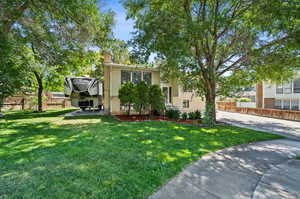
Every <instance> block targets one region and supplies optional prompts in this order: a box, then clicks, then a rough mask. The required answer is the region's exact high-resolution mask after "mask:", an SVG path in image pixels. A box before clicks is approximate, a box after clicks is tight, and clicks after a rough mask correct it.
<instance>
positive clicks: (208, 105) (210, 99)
mask: <svg viewBox="0 0 300 199" xmlns="http://www.w3.org/2000/svg"><path fill="white" fill-rule="evenodd" d="M216 120H217V119H216V84H215V83H214V82H210V86H208V87H207V91H206V95H205V115H204V123H205V124H207V125H208V126H214V125H215V124H216Z"/></svg>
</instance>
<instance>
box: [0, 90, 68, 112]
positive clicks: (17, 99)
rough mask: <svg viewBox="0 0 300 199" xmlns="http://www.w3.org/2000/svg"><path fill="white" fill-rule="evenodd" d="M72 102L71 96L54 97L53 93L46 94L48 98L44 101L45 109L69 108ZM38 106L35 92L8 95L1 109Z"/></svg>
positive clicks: (29, 108)
mask: <svg viewBox="0 0 300 199" xmlns="http://www.w3.org/2000/svg"><path fill="white" fill-rule="evenodd" d="M69 107H71V102H70V99H69V98H54V97H53V96H52V95H51V94H47V95H46V99H45V100H44V102H43V108H44V109H51V108H69ZM36 108H37V100H36V97H35V96H34V95H33V94H28V95H16V96H13V97H8V98H6V99H5V100H4V103H3V105H2V107H0V111H5V110H34V109H36Z"/></svg>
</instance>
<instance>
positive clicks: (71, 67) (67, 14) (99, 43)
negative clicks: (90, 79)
mask: <svg viewBox="0 0 300 199" xmlns="http://www.w3.org/2000/svg"><path fill="white" fill-rule="evenodd" d="M0 11H1V12H0V13H1V14H0V19H1V20H0V21H1V23H0V30H1V32H0V39H1V40H3V41H6V42H4V43H3V44H2V46H1V49H0V51H1V53H0V54H3V55H4V56H1V60H0V61H1V63H0V64H1V68H2V69H4V68H5V67H8V65H7V64H6V60H9V59H11V58H13V57H14V56H15V54H13V53H11V52H13V51H15V50H16V49H17V48H19V47H21V48H23V47H25V48H26V49H30V51H31V52H30V53H29V55H31V58H32V59H31V60H32V63H31V64H27V70H28V71H31V72H32V73H31V77H34V79H35V80H36V81H35V84H36V85H37V86H36V87H37V88H38V97H39V110H42V107H41V106H42V103H41V99H42V97H41V95H42V93H43V90H44V88H45V86H46V87H49V88H52V89H53V88H58V87H61V85H62V82H63V77H64V76H65V75H71V74H74V73H76V71H80V72H81V73H82V72H89V73H92V71H91V68H92V67H95V65H94V64H93V63H92V62H94V61H95V60H99V59H100V58H99V56H100V55H96V54H95V52H93V51H92V50H90V49H91V48H100V49H101V48H104V47H105V46H106V45H107V44H108V43H109V41H110V40H111V28H112V24H113V13H112V12H110V11H108V12H105V13H104V12H101V9H100V8H98V6H97V1H96V0H78V1H71V0H61V1H40V0H4V1H1V2H0ZM11 42H14V43H16V44H17V45H16V46H15V47H12V46H11ZM6 48H9V49H11V48H13V49H12V51H6V50H5V49H6ZM23 61H24V60H23ZM24 63H25V62H24ZM23 65H24V64H23ZM24 66H25V65H24ZM3 71H5V70H3ZM6 75H9V73H7V74H6ZM24 75H25V74H24ZM11 78H14V77H11ZM20 82H22V81H21V79H20Z"/></svg>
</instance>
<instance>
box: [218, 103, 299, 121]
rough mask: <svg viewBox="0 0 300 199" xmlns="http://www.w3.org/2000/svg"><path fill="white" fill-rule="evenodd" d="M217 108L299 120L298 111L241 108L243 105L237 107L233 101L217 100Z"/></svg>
mask: <svg viewBox="0 0 300 199" xmlns="http://www.w3.org/2000/svg"><path fill="white" fill-rule="evenodd" d="M217 108H218V110H220V111H228V112H236V113H244V114H250V115H259V116H265V117H272V118H278V119H286V120H295V121H300V111H290V110H279V109H262V108H243V107H237V106H236V103H235V102H217Z"/></svg>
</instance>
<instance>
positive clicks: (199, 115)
mask: <svg viewBox="0 0 300 199" xmlns="http://www.w3.org/2000/svg"><path fill="white" fill-rule="evenodd" d="M195 115H196V119H201V112H200V111H199V110H196V111H195Z"/></svg>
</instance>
